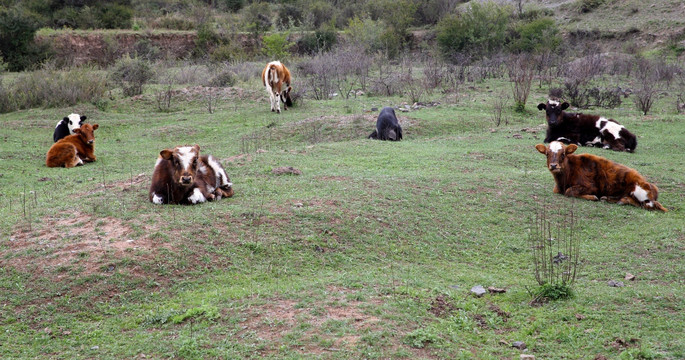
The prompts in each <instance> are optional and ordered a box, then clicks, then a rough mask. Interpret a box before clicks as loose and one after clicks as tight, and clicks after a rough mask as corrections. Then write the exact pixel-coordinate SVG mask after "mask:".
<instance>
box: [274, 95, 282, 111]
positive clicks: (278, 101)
mask: <svg viewBox="0 0 685 360" xmlns="http://www.w3.org/2000/svg"><path fill="white" fill-rule="evenodd" d="M273 97H275V98H276V112H277V113H279V114H280V113H281V94H279V93H278V92H277V91H274V93H273Z"/></svg>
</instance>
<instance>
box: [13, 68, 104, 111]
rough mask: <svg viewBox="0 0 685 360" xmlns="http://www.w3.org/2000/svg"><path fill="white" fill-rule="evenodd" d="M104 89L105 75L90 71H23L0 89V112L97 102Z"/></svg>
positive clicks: (81, 69) (89, 69)
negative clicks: (11, 82)
mask: <svg viewBox="0 0 685 360" xmlns="http://www.w3.org/2000/svg"><path fill="white" fill-rule="evenodd" d="M106 89H107V79H106V76H105V75H104V73H103V72H100V71H96V70H94V69H92V68H79V69H74V70H70V71H52V70H38V71H33V72H26V73H22V74H20V75H19V76H17V78H16V79H15V81H14V83H13V84H8V85H6V86H5V87H4V89H3V87H2V86H0V108H1V110H0V111H2V112H8V111H14V110H17V109H30V108H36V107H60V106H73V105H76V104H78V103H80V102H91V103H96V102H97V101H98V100H99V99H100V98H101V97H102V96H103V94H104V93H105V91H106Z"/></svg>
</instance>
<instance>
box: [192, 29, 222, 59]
mask: <svg viewBox="0 0 685 360" xmlns="http://www.w3.org/2000/svg"><path fill="white" fill-rule="evenodd" d="M220 43H221V38H220V37H219V35H218V34H217V33H216V31H214V29H213V28H212V25H210V24H207V23H205V24H202V25H200V27H199V28H198V29H197V37H196V38H195V49H194V50H193V54H194V55H195V56H197V57H200V56H204V55H207V54H209V53H210V52H211V50H212V49H213V48H214V47H215V46H217V45H219V44H220Z"/></svg>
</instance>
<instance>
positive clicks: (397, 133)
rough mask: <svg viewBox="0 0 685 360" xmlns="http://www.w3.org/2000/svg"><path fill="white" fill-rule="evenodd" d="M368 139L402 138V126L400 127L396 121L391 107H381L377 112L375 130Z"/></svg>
mask: <svg viewBox="0 0 685 360" xmlns="http://www.w3.org/2000/svg"><path fill="white" fill-rule="evenodd" d="M369 139H377V140H390V141H400V140H402V127H400V123H399V122H398V121H397V116H395V110H394V109H393V108H391V107H384V108H383V109H381V113H380V114H378V119H377V120H376V130H374V131H373V132H372V133H371V135H369Z"/></svg>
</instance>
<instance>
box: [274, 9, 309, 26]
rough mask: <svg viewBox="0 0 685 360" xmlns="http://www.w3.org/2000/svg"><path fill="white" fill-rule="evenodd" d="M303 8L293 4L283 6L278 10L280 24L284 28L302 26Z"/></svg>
mask: <svg viewBox="0 0 685 360" xmlns="http://www.w3.org/2000/svg"><path fill="white" fill-rule="evenodd" d="M302 17H303V11H302V7H300V6H297V5H293V4H283V5H281V7H280V8H279V9H278V23H279V25H280V26H281V27H283V28H289V27H291V26H300V25H302Z"/></svg>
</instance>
